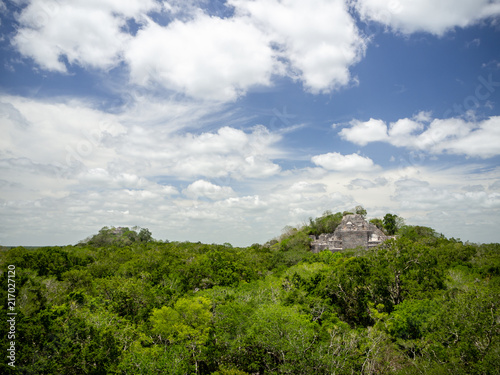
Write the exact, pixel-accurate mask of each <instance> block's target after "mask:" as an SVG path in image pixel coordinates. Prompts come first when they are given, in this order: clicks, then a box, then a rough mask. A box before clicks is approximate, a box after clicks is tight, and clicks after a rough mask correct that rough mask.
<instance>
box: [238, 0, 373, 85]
mask: <svg viewBox="0 0 500 375" xmlns="http://www.w3.org/2000/svg"><path fill="white" fill-rule="evenodd" d="M229 4H231V5H233V6H234V7H235V9H236V13H237V14H238V15H240V16H242V17H247V18H248V19H249V21H250V22H252V23H254V24H256V25H257V26H258V27H260V28H261V29H262V30H263V31H264V32H265V33H266V34H267V35H269V36H270V37H271V39H272V42H273V43H274V44H275V45H276V46H277V47H278V51H279V56H280V57H281V58H282V59H285V60H287V61H288V62H289V67H288V68H289V74H290V73H291V72H295V74H296V76H297V77H298V78H299V79H301V80H302V81H303V83H304V86H305V87H306V89H307V90H309V91H311V92H313V93H319V92H330V91H331V90H333V89H336V88H339V87H341V86H344V85H347V84H348V83H349V82H350V80H351V76H350V72H349V67H350V66H351V65H353V64H355V63H357V62H358V61H359V60H360V59H361V58H362V57H363V56H364V52H365V48H366V43H365V40H364V39H363V38H362V37H361V36H360V34H359V32H358V29H357V28H356V24H355V21H354V20H353V18H352V17H351V15H350V14H349V12H348V9H347V6H346V3H345V2H344V1H343V0H334V1H325V0H313V1H307V2H304V1H300V0H285V1H278V0H256V1H243V0H230V1H229Z"/></svg>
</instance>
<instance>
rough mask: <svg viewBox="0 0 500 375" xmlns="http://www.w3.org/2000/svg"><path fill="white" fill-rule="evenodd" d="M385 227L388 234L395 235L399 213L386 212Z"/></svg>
mask: <svg viewBox="0 0 500 375" xmlns="http://www.w3.org/2000/svg"><path fill="white" fill-rule="evenodd" d="M384 229H385V231H386V232H387V234H388V235H390V236H393V235H395V234H396V232H397V230H398V227H397V215H393V214H385V216H384Z"/></svg>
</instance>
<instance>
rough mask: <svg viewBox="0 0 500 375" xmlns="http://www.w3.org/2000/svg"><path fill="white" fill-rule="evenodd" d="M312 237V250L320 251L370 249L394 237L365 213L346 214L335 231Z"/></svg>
mask: <svg viewBox="0 0 500 375" xmlns="http://www.w3.org/2000/svg"><path fill="white" fill-rule="evenodd" d="M311 238H312V239H313V241H312V242H311V250H312V252H313V253H318V252H320V251H322V250H326V249H328V250H330V251H340V250H346V249H355V248H360V247H361V248H364V249H370V248H373V247H376V246H378V245H380V244H381V243H382V242H384V241H385V240H387V239H389V238H393V237H392V236H387V235H385V234H384V233H383V232H382V231H381V230H380V229H379V228H377V226H375V225H374V224H372V223H369V222H367V221H366V220H365V218H364V217H363V215H345V216H344V217H343V218H342V222H341V223H340V224H339V226H338V227H337V229H335V231H334V232H333V233H323V234H320V235H319V236H311Z"/></svg>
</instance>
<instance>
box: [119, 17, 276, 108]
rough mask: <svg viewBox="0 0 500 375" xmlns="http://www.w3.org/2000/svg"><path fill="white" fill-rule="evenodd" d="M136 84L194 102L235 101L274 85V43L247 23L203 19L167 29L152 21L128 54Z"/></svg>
mask: <svg viewBox="0 0 500 375" xmlns="http://www.w3.org/2000/svg"><path fill="white" fill-rule="evenodd" d="M125 57H126V61H127V62H128V63H129V65H130V75H131V80H132V82H134V83H136V84H140V85H145V86H149V85H152V84H155V83H159V84H161V85H162V86H164V87H166V88H168V89H171V90H175V91H177V92H182V93H185V94H187V95H189V96H191V97H194V98H201V99H208V100H215V101H231V100H235V99H236V98H238V96H240V95H242V94H244V93H245V92H246V91H247V90H248V89H249V88H250V87H252V86H255V85H264V86H268V85H270V82H271V81H270V78H271V74H272V73H273V70H274V66H275V59H274V56H273V51H272V49H271V47H270V46H269V39H268V38H267V37H266V36H265V35H264V34H263V33H261V32H260V31H259V30H258V29H257V28H255V27H254V26H253V25H251V24H249V23H247V22H245V21H244V20H242V19H234V18H233V19H221V18H217V17H209V16H207V15H205V14H198V15H197V17H196V18H194V19H193V20H189V21H186V22H181V21H178V20H177V21H174V22H172V23H170V24H169V25H168V26H166V27H162V26H159V25H158V24H156V23H154V22H152V21H150V22H148V25H147V26H146V27H145V28H143V29H142V30H140V31H139V32H138V33H137V36H136V37H135V38H134V39H133V40H132V41H131V43H130V45H129V47H128V48H127V50H126V52H125Z"/></svg>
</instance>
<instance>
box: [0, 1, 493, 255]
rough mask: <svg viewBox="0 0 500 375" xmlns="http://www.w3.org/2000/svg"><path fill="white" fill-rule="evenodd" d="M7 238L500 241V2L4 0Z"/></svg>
mask: <svg viewBox="0 0 500 375" xmlns="http://www.w3.org/2000/svg"><path fill="white" fill-rule="evenodd" d="M0 130H1V137H0V244H1V245H5V246H14V245H25V246H37V245H66V244H76V243H78V242H79V241H81V240H83V239H85V238H86V237H87V236H89V235H92V234H95V233H97V232H98V231H99V229H100V228H102V227H104V226H129V227H133V226H139V227H142V228H148V229H149V230H150V231H151V232H152V234H153V237H154V238H156V239H161V240H170V241H193V242H196V241H201V242H204V243H226V242H229V243H231V244H233V245H235V246H249V245H251V244H253V243H265V242H266V241H268V240H270V239H272V238H274V237H276V236H279V235H280V234H281V231H282V230H283V228H284V227H285V226H287V225H291V226H300V225H303V224H306V223H308V220H309V218H311V217H312V218H315V217H318V216H320V215H322V214H323V213H324V212H325V211H327V210H329V211H332V212H338V211H346V210H352V209H353V208H354V207H355V206H357V205H362V206H363V207H364V208H365V209H366V210H367V212H368V218H375V217H379V218H381V217H383V216H384V215H385V214H386V213H393V214H396V215H398V216H400V217H402V218H404V220H405V223H406V224H408V225H422V226H428V227H432V228H434V229H435V230H436V231H438V232H440V233H443V234H444V235H445V236H447V237H454V238H459V239H461V240H462V241H471V242H477V243H489V242H500V230H499V228H500V1H499V0H439V1H435V0H432V1H431V0H421V1H414V0H391V1H383V0H308V1H305V0H227V1H222V0H219V1H210V0H182V1H181V0H168V1H158V0H73V1H64V0H0Z"/></svg>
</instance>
